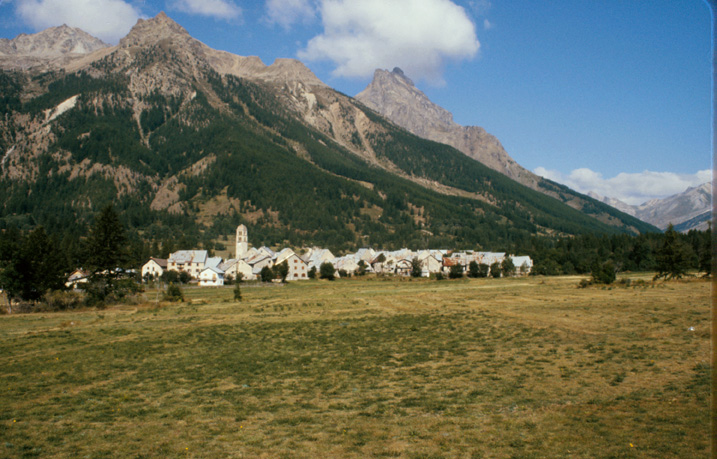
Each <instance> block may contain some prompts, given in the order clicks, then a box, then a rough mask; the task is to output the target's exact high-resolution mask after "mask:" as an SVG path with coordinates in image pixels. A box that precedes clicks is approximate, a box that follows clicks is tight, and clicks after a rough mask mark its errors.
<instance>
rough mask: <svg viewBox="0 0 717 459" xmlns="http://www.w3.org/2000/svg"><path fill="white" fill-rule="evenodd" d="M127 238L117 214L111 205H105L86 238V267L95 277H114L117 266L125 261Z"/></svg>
mask: <svg viewBox="0 0 717 459" xmlns="http://www.w3.org/2000/svg"><path fill="white" fill-rule="evenodd" d="M126 240H127V238H126V236H125V231H124V227H123V226H122V223H121V222H120V220H119V215H117V212H116V211H115V210H114V208H113V207H112V205H111V204H110V205H108V206H106V207H105V208H104V209H102V211H101V212H100V214H99V215H98V216H97V218H96V220H95V224H94V226H93V227H92V230H91V232H90V236H89V238H88V240H87V258H86V260H87V268H88V269H89V270H90V271H91V272H92V274H93V275H94V276H95V277H97V276H101V277H106V278H108V279H111V278H113V277H116V269H117V268H125V267H126V266H125V263H126V262H127V257H128V255H127V247H126V244H125V242H126Z"/></svg>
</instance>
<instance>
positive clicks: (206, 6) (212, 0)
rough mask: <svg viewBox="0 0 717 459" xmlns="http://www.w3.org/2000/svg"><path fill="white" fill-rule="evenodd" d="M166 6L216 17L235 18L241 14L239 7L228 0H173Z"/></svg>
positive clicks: (184, 11)
mask: <svg viewBox="0 0 717 459" xmlns="http://www.w3.org/2000/svg"><path fill="white" fill-rule="evenodd" d="M168 6H169V7H170V8H172V9H174V10H177V11H181V12H183V13H189V14H198V15H200V16H209V17H213V18H216V19H236V18H238V17H239V16H240V15H241V8H239V7H238V6H236V5H235V4H234V3H233V2H232V1H228V0H173V1H171V2H168Z"/></svg>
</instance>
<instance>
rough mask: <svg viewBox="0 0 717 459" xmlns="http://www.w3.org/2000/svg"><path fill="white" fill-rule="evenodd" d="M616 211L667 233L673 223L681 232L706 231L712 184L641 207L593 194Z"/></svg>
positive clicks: (592, 194)
mask: <svg viewBox="0 0 717 459" xmlns="http://www.w3.org/2000/svg"><path fill="white" fill-rule="evenodd" d="M590 195H591V196H592V197H593V198H596V199H598V200H600V201H602V202H604V203H606V204H608V205H610V206H612V207H615V208H616V209H618V210H620V211H622V212H625V213H626V214H628V215H632V216H634V217H637V218H639V219H640V220H642V221H644V222H647V223H650V224H652V225H655V226H656V227H658V228H660V229H662V230H664V229H667V227H668V225H669V224H670V223H672V225H674V226H675V227H678V226H679V227H680V230H681V231H685V232H686V231H689V230H691V229H698V230H704V229H707V223H708V222H709V220H710V218H711V211H712V183H710V182H707V183H703V184H702V185H700V186H696V187H692V188H688V189H687V190H685V191H684V192H682V193H678V194H676V195H673V196H668V197H667V198H663V199H652V200H650V201H647V202H645V203H643V204H640V205H639V206H631V205H629V204H626V203H624V202H622V201H620V200H619V199H614V198H606V197H603V196H600V195H598V194H595V193H591V194H590Z"/></svg>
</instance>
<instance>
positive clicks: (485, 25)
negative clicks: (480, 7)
mask: <svg viewBox="0 0 717 459" xmlns="http://www.w3.org/2000/svg"><path fill="white" fill-rule="evenodd" d="M493 27H495V26H494V25H493V23H492V22H490V21H489V20H488V19H483V29H485V30H490V29H492V28H493Z"/></svg>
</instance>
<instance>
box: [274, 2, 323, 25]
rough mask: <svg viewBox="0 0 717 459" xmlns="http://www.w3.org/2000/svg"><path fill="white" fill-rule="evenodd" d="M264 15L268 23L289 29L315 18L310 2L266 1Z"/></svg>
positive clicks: (314, 10) (312, 4)
mask: <svg viewBox="0 0 717 459" xmlns="http://www.w3.org/2000/svg"><path fill="white" fill-rule="evenodd" d="M266 15H267V18H268V19H269V22H271V23H272V24H279V25H280V26H281V27H283V28H284V29H289V28H290V27H291V26H292V25H294V24H297V23H302V22H303V23H307V22H309V21H311V20H312V19H314V18H315V17H316V8H315V6H314V2H312V1H311V0H267V2H266Z"/></svg>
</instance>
